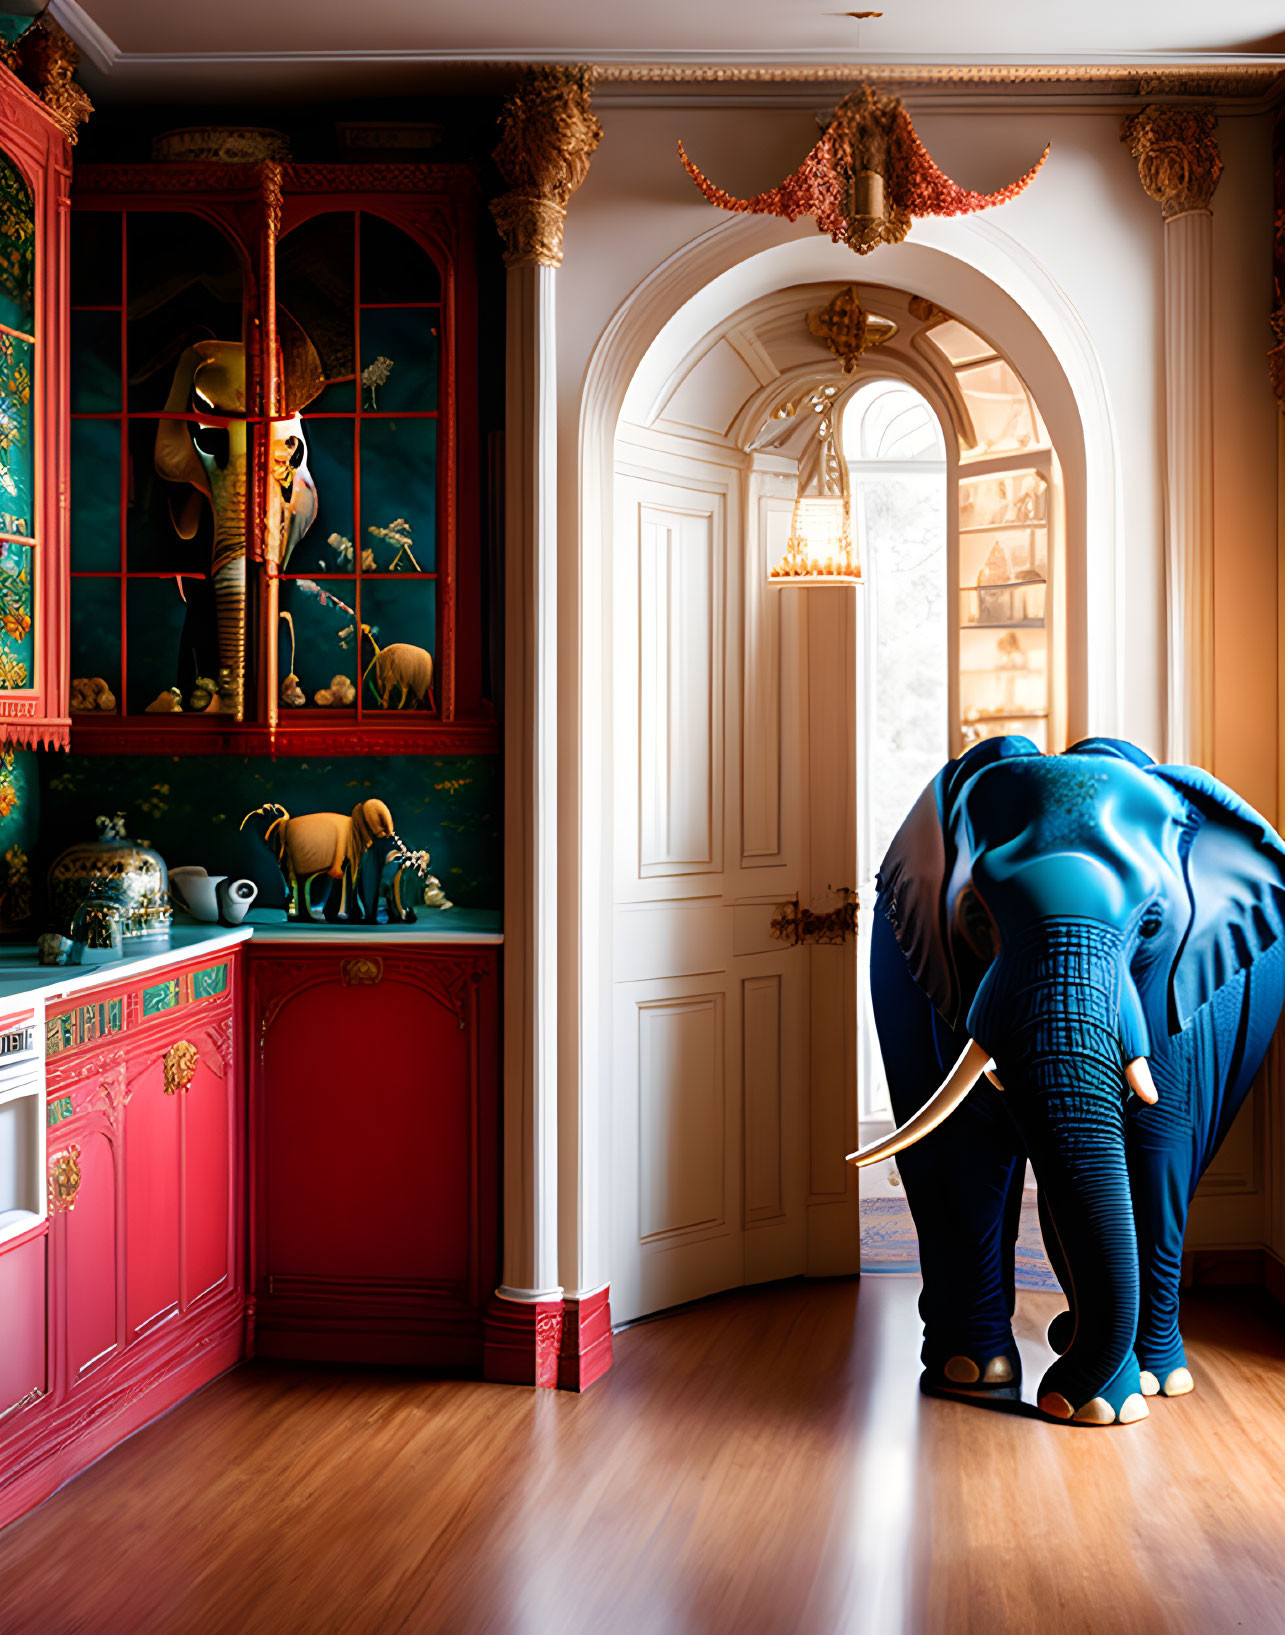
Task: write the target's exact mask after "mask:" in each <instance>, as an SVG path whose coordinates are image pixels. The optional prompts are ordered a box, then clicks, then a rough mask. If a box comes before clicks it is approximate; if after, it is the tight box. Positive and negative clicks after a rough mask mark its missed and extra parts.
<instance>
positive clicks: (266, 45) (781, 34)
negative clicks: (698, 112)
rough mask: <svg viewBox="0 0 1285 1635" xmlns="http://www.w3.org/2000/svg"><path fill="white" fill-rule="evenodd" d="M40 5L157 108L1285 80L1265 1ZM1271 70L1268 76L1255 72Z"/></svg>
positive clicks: (81, 1) (93, 70)
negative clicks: (857, 78) (329, 95)
mask: <svg viewBox="0 0 1285 1635" xmlns="http://www.w3.org/2000/svg"><path fill="white" fill-rule="evenodd" d="M881 3H882V6H883V15H881V16H877V17H869V18H866V19H864V20H857V19H856V18H853V17H851V16H849V15H847V14H846V12H845V10H844V8H843V0H792V3H791V0H786V3H783V0H702V3H701V4H699V5H693V4H692V3H691V0H648V3H647V4H646V5H638V4H634V3H626V0H616V3H614V4H611V3H606V4H604V3H603V0H541V3H540V4H539V5H538V6H537V5H532V4H531V0H472V3H471V4H460V3H459V0H451V3H449V4H448V3H447V0H365V3H364V4H361V5H353V4H352V0H272V3H270V4H266V5H265V4H264V3H263V0H218V3H217V4H214V3H209V4H198V3H197V0H181V3H176V0H51V4H50V8H49V9H50V11H51V13H52V14H53V15H54V16H55V17H56V18H57V19H58V20H59V21H60V22H61V23H62V25H63V27H64V28H65V29H66V30H67V32H68V33H69V34H70V35H71V36H72V38H73V39H75V40H76V41H77V43H78V44H79V45H80V46H81V48H82V52H83V54H84V57H85V60H86V66H87V67H88V68H89V70H90V77H91V78H92V79H93V80H94V81H96V82H97V85H98V87H99V88H100V89H101V88H105V87H107V86H110V87H111V89H112V90H113V91H118V90H120V91H123V90H126V89H128V90H130V91H138V92H142V93H145V94H146V93H155V94H164V95H168V96H173V95H175V94H176V93H178V94H192V93H196V94H203V93H216V94H222V93H224V92H225V91H226V90H227V89H228V88H229V87H232V88H244V87H245V85H246V82H247V78H248V80H250V81H252V82H254V84H253V88H254V91H255V92H256V94H260V95H261V94H262V93H263V92H264V90H267V89H270V88H272V87H273V86H275V87H276V88H277V89H278V90H279V91H282V92H284V93H286V94H289V93H290V92H291V91H292V90H293V89H294V88H295V87H297V86H301V85H302V86H307V87H309V88H310V89H311V90H312V92H313V93H314V94H315V93H316V91H317V90H318V89H321V88H324V87H325V86H326V85H328V84H334V83H336V82H337V80H338V81H339V82H342V83H343V84H345V85H351V84H352V83H353V80H354V77H356V78H358V79H361V80H363V81H364V82H365V83H366V86H367V87H368V88H376V89H378V88H381V87H383V86H384V85H385V84H387V85H388V86H389V88H390V89H391V88H401V83H403V82H404V76H405V73H406V71H407V70H408V69H409V68H416V69H418V70H419V71H420V72H421V74H422V73H423V71H424V70H426V69H433V70H437V71H438V72H437V74H436V75H435V76H434V77H435V80H438V79H439V78H440V74H441V72H443V71H445V72H449V71H450V69H451V66H452V65H455V67H456V71H457V72H458V71H459V69H460V67H462V66H463V65H481V64H484V63H494V62H507V63H514V62H539V61H590V62H597V63H615V64H618V65H637V64H640V63H648V64H693V63H699V64H710V65H719V66H723V67H729V66H733V65H741V66H742V67H745V66H748V67H751V68H755V67H756V68H760V69H761V68H762V67H763V66H765V65H778V66H783V67H793V66H795V65H799V64H816V65H825V64H842V65H853V64H864V65H872V66H874V65H878V64H881V63H882V64H890V63H896V64H940V63H955V64H965V65H966V64H1000V65H1002V64H1005V63H1017V62H1025V63H1040V64H1059V63H1075V64H1103V63H1108V62H1136V63H1145V64H1147V65H1148V66H1150V65H1154V64H1155V63H1157V62H1175V61H1178V60H1181V61H1183V62H1185V63H1186V64H1188V65H1189V66H1193V67H1194V66H1196V65H1197V64H1200V65H1204V64H1206V63H1208V64H1210V65H1212V64H1213V63H1214V62H1225V61H1227V60H1228V59H1231V60H1232V61H1240V62H1245V61H1250V62H1254V63H1256V64H1258V65H1259V66H1261V67H1262V68H1264V69H1266V68H1269V66H1276V67H1278V68H1280V67H1285V55H1281V53H1285V27H1283V24H1285V12H1283V10H1282V5H1281V0H1221V3H1220V4H1217V5H1211V4H1209V0H1163V3H1158V0H1078V3H1070V4H1067V3H1062V4H1049V3H1047V0H1045V3H1044V4H1031V3H1029V0H1028V3H1026V4H1017V3H1015V0H969V3H968V4H961V3H960V0H881ZM1273 58H1275V59H1276V61H1275V64H1274V65H1273V64H1272V59H1273Z"/></svg>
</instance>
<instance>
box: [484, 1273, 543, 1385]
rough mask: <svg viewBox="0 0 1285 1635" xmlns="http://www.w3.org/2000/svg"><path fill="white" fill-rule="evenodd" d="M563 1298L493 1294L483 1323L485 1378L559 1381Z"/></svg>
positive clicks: (514, 1382) (527, 1382) (513, 1382)
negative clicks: (518, 1298)
mask: <svg viewBox="0 0 1285 1635" xmlns="http://www.w3.org/2000/svg"><path fill="white" fill-rule="evenodd" d="M562 1306H563V1302H562V1301H561V1300H506V1299H505V1298H504V1297H503V1295H499V1294H495V1295H492V1296H491V1303H490V1305H489V1306H488V1307H487V1308H486V1316H485V1318H484V1319H483V1323H482V1378H483V1379H485V1380H491V1381H493V1382H494V1383H495V1384H497V1385H540V1386H548V1387H550V1388H552V1387H553V1386H555V1385H557V1383H558V1347H559V1345H560V1344H561V1341H562Z"/></svg>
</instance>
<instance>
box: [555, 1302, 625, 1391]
mask: <svg viewBox="0 0 1285 1635" xmlns="http://www.w3.org/2000/svg"><path fill="white" fill-rule="evenodd" d="M563 1306H564V1308H565V1309H564V1312H563V1318H562V1344H561V1346H560V1348H559V1350H558V1384H559V1386H560V1387H561V1388H562V1390H564V1391H587V1390H588V1389H589V1387H590V1386H591V1385H592V1384H593V1383H594V1381H595V1380H600V1379H601V1378H602V1376H603V1375H604V1374H605V1373H606V1372H607V1370H608V1369H609V1368H610V1367H611V1363H612V1351H611V1290H610V1289H609V1288H607V1289H599V1290H598V1292H597V1293H596V1294H588V1295H585V1297H584V1299H582V1300H566V1301H564V1302H563Z"/></svg>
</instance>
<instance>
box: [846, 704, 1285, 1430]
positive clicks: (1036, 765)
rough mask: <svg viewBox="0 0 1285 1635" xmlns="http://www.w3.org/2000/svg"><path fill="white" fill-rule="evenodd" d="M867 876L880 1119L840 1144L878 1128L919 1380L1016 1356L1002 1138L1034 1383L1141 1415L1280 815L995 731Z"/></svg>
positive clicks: (1256, 1022) (1010, 1380) (1098, 1419)
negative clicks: (1032, 1251)
mask: <svg viewBox="0 0 1285 1635" xmlns="http://www.w3.org/2000/svg"><path fill="white" fill-rule="evenodd" d="M878 893H879V894H878V901H877V907H876V913H875V915H874V922H875V923H874V927H873V930H872V932H871V957H870V964H871V973H870V984H871V998H872V1002H873V1007H874V1013H875V1021H876V1026H877V1029H878V1033H879V1041H880V1047H881V1050H882V1054H883V1060H884V1065H885V1067H886V1069H887V1075H888V1085H889V1090H890V1093H891V1100H892V1107H893V1112H894V1115H895V1116H896V1119H897V1121H898V1125H899V1128H898V1129H897V1130H896V1131H895V1132H894V1134H893V1135H892V1136H891V1137H889V1138H888V1139H887V1140H886V1141H882V1142H877V1143H875V1144H874V1145H873V1146H871V1147H868V1148H865V1149H863V1150H862V1151H861V1152H860V1153H858V1154H854V1155H853V1157H854V1159H855V1161H856V1162H857V1163H859V1164H865V1163H874V1162H876V1161H878V1160H879V1159H881V1158H886V1157H888V1156H889V1155H890V1154H892V1153H900V1157H899V1159H898V1167H899V1169H900V1171H901V1175H902V1178H903V1181H904V1183H905V1188H906V1196H907V1200H908V1202H909V1204H910V1207H911V1211H912V1213H913V1215H914V1220H915V1225H916V1228H917V1230H918V1233H919V1242H920V1260H921V1266H922V1270H923V1295H922V1297H921V1300H920V1314H921V1316H922V1318H923V1321H924V1347H923V1353H922V1356H923V1362H924V1367H925V1384H927V1385H928V1386H929V1388H937V1389H942V1390H947V1391H951V1390H958V1389H960V1388H964V1389H967V1390H973V1391H986V1390H993V1389H995V1388H997V1387H1005V1386H1007V1387H1010V1388H1011V1387H1013V1386H1015V1385H1016V1384H1017V1383H1019V1380H1020V1366H1021V1365H1020V1360H1019V1357H1018V1353H1017V1349H1016V1346H1015V1345H1014V1341H1013V1331H1012V1326H1011V1319H1012V1315H1013V1306H1014V1294H1013V1251H1014V1244H1015V1241H1016V1237H1017V1230H1018V1216H1019V1210H1020V1204H1021V1189H1022V1180H1023V1176H1024V1173H1025V1166H1026V1159H1027V1157H1028V1156H1029V1157H1030V1160H1031V1163H1032V1166H1033V1168H1034V1170H1035V1175H1036V1180H1037V1182H1038V1186H1039V1203H1040V1222H1041V1229H1042V1232H1043V1236H1044V1241H1045V1245H1046V1248H1047V1249H1048V1252H1049V1258H1050V1260H1051V1262H1052V1264H1053V1267H1054V1270H1055V1271H1056V1273H1057V1276H1058V1281H1059V1282H1060V1283H1061V1285H1062V1288H1063V1290H1064V1291H1065V1293H1066V1297H1067V1300H1068V1303H1069V1307H1070V1309H1069V1311H1068V1312H1064V1313H1062V1314H1061V1315H1060V1317H1058V1318H1055V1319H1054V1322H1053V1324H1052V1325H1051V1326H1050V1329H1049V1340H1050V1343H1051V1344H1052V1346H1053V1348H1054V1350H1055V1351H1058V1352H1060V1353H1061V1355H1059V1356H1058V1357H1057V1358H1056V1360H1055V1361H1054V1362H1053V1364H1052V1366H1051V1367H1050V1368H1049V1369H1048V1370H1047V1372H1046V1373H1045V1375H1044V1378H1043V1379H1042V1381H1041V1383H1040V1387H1039V1393H1038V1402H1039V1406H1040V1409H1041V1410H1042V1411H1043V1412H1044V1413H1045V1414H1048V1415H1050V1416H1051V1417H1053V1418H1055V1419H1067V1420H1070V1419H1073V1420H1076V1421H1078V1422H1081V1423H1088V1424H1113V1423H1129V1422H1130V1421H1132V1420H1135V1419H1141V1418H1144V1417H1145V1416H1146V1413H1147V1404H1146V1400H1145V1398H1146V1397H1147V1396H1154V1395H1155V1394H1157V1393H1158V1392H1160V1393H1163V1394H1165V1395H1168V1396H1176V1395H1180V1394H1183V1393H1184V1392H1186V1391H1189V1390H1190V1389H1191V1388H1192V1380H1191V1375H1190V1373H1189V1372H1188V1370H1187V1366H1186V1357H1185V1355H1184V1352H1183V1346H1182V1339H1181V1336H1180V1334H1179V1332H1178V1281H1179V1271H1180V1266H1181V1257H1182V1239H1183V1233H1184V1231H1185V1229H1186V1223H1187V1211H1188V1207H1189V1205H1190V1202H1191V1198H1192V1195H1193V1193H1194V1192H1195V1189H1196V1185H1197V1182H1198V1181H1199V1179H1200V1176H1201V1174H1202V1173H1203V1171H1204V1169H1205V1168H1206V1166H1207V1165H1208V1163H1209V1161H1210V1159H1211V1158H1212V1157H1213V1156H1214V1154H1215V1153H1216V1152H1217V1150H1218V1147H1219V1144H1220V1143H1221V1141H1222V1139H1223V1137H1224V1136H1225V1135H1226V1133H1227V1130H1228V1128H1229V1127H1230V1125H1231V1122H1232V1120H1233V1118H1234V1117H1235V1115H1236V1112H1237V1110H1238V1108H1239V1107H1240V1105H1241V1103H1242V1101H1243V1100H1244V1098H1245V1096H1246V1094H1247V1092H1248V1090H1249V1087H1250V1083H1251V1081H1252V1080H1253V1077H1254V1074H1255V1073H1256V1072H1257V1070H1258V1068H1259V1065H1260V1064H1261V1062H1262V1059H1263V1056H1264V1054H1265V1052H1266V1050H1267V1046H1268V1044H1269V1042H1270V1040H1271V1036H1272V1032H1273V1030H1274V1028H1275V1026H1276V1022H1277V1019H1278V1017H1279V1016H1280V1013H1281V1007H1282V1002H1283V1001H1285V842H1282V840H1281V838H1280V836H1279V835H1277V833H1276V832H1275V830H1274V829H1273V828H1272V827H1271V825H1270V824H1268V823H1267V822H1266V821H1265V820H1264V819H1263V818H1261V817H1260V816H1259V815H1258V813H1256V812H1255V811H1254V810H1253V809H1252V808H1251V807H1249V806H1248V805H1246V804H1245V802H1244V801H1242V800H1241V799H1240V798H1239V797H1238V796H1236V795H1235V794H1233V793H1232V791H1231V790H1230V789H1228V788H1226V786H1225V785H1223V784H1221V783H1219V782H1218V780H1217V779H1216V778H1213V777H1211V776H1210V775H1209V773H1207V772H1204V771H1201V770H1199V769H1198V768H1195V767H1188V766H1157V765H1155V764H1154V763H1153V762H1152V761H1151V760H1150V758H1149V757H1148V756H1146V755H1144V754H1143V753H1142V752H1141V751H1140V750H1138V749H1136V748H1134V747H1133V746H1132V745H1130V744H1126V743H1123V742H1120V741H1118V740H1114V739H1103V738H1094V739H1087V740H1085V741H1084V742H1082V743H1079V744H1076V745H1075V746H1074V747H1073V748H1072V749H1070V750H1069V751H1068V752H1067V753H1065V754H1062V755H1044V754H1041V753H1040V751H1039V750H1038V749H1037V748H1036V747H1035V745H1034V744H1032V743H1031V742H1030V740H1029V739H1026V738H1019V737H1008V738H995V739H989V740H986V741H984V742H982V743H980V744H977V745H975V746H973V747H972V748H971V749H969V750H968V751H967V752H966V753H965V754H964V755H963V756H961V757H960V758H959V759H958V760H955V761H951V762H949V763H948V764H947V765H946V766H945V767H943V769H942V770H941V772H940V773H939V774H938V775H937V777H936V778H935V779H934V780H933V782H932V783H931V784H930V785H929V786H928V788H927V789H925V791H924V793H923V794H922V795H921V797H920V798H919V800H918V802H917V803H916V805H915V806H914V807H913V808H912V809H911V811H910V813H909V815H908V816H907V817H906V819H905V822H904V823H903V824H902V827H901V829H900V830H899V831H898V833H897V835H896V838H895V839H894V840H893V842H892V845H891V847H890V848H889V851H888V855H887V856H886V857H885V859H884V861H883V864H882V867H881V869H880V873H879V878H878ZM938 1086H940V1088H938ZM947 1118H949V1120H950V1122H949V1123H948V1124H944V1125H943V1120H945V1119H947ZM938 1126H942V1127H941V1128H938Z"/></svg>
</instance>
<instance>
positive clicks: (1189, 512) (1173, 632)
mask: <svg viewBox="0 0 1285 1635" xmlns="http://www.w3.org/2000/svg"><path fill="white" fill-rule="evenodd" d="M1215 127H1216V121H1215V119H1214V116H1213V115H1212V114H1209V113H1206V112H1204V111H1203V110H1197V109H1189V108H1168V107H1162V108H1144V109H1142V110H1141V112H1139V113H1136V114H1133V115H1131V116H1130V118H1129V119H1127V120H1126V121H1125V125H1124V131H1123V139H1124V140H1125V141H1126V142H1127V143H1128V144H1129V148H1130V151H1131V152H1132V153H1133V154H1134V156H1135V157H1136V158H1137V160H1138V176H1139V179H1140V181H1141V182H1142V185H1143V187H1144V188H1145V189H1146V191H1147V192H1148V193H1149V194H1150V195H1151V197H1152V198H1153V199H1155V200H1157V201H1158V203H1159V204H1160V208H1161V211H1162V213H1163V215H1164V223H1165V225H1164V240H1165V245H1164V367H1165V608H1166V638H1167V654H1168V659H1167V671H1168V685H1167V706H1168V707H1167V729H1166V744H1165V754H1166V758H1167V759H1168V760H1170V761H1174V762H1180V763H1191V764H1192V765H1196V766H1205V767H1208V766H1210V765H1211V764H1212V759H1213V710H1214V697H1213V693H1214V664H1213V655H1214V562H1213V549H1214V428H1213V412H1214V410H1213V371H1214V363H1213V310H1212V303H1213V215H1212V212H1211V210H1210V204H1211V201H1212V199H1213V194H1214V189H1215V188H1216V187H1217V185H1218V177H1219V175H1220V174H1221V172H1222V159H1221V157H1220V155H1219V152H1218V143H1217V140H1216V138H1215V136H1214V130H1215Z"/></svg>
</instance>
